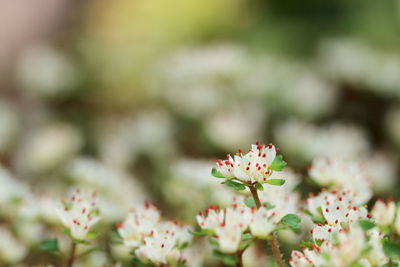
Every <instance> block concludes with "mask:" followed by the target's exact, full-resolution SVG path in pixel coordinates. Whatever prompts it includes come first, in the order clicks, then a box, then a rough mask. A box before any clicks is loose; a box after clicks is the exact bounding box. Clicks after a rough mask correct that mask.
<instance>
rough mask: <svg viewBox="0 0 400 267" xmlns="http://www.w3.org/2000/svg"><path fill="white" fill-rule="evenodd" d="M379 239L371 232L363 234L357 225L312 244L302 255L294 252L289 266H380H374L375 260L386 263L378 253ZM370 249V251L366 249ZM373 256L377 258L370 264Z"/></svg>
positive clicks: (379, 236)
mask: <svg viewBox="0 0 400 267" xmlns="http://www.w3.org/2000/svg"><path fill="white" fill-rule="evenodd" d="M336 230H337V229H336ZM332 232H333V231H332ZM367 235H369V237H367ZM381 237H382V236H381V235H376V234H375V233H373V232H372V231H371V230H370V231H369V232H368V233H365V232H364V231H363V230H362V229H361V228H360V227H358V225H355V226H354V227H350V228H347V229H346V230H340V231H336V232H335V233H334V234H332V235H331V237H330V238H328V239H325V240H324V242H322V244H321V245H320V246H318V245H315V244H312V245H311V246H310V248H309V249H305V250H304V251H303V253H304V254H303V253H301V252H298V251H294V252H293V253H292V257H291V259H290V265H291V266H292V267H308V266H317V267H323V266H350V265H351V264H352V263H356V262H358V263H363V265H362V266H370V265H373V266H376V265H377V266H380V265H381V264H375V263H376V262H377V261H376V260H378V261H379V263H384V262H385V261H386V259H385V257H384V256H383V257H382V254H381V253H380V252H381V251H379V249H380V247H379V244H380V242H381ZM371 242H372V243H373V244H372V243H371ZM370 247H372V249H368V248H370ZM375 256H376V257H378V259H374V261H375V263H374V261H372V262H370V261H369V259H370V258H373V257H375Z"/></svg>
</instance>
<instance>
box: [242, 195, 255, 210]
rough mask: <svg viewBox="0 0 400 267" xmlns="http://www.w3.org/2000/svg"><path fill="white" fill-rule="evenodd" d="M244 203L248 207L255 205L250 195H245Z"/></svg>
mask: <svg viewBox="0 0 400 267" xmlns="http://www.w3.org/2000/svg"><path fill="white" fill-rule="evenodd" d="M244 204H245V205H246V206H247V207H249V208H251V207H257V205H256V202H255V201H254V198H253V197H252V196H249V197H246V198H245V199H244Z"/></svg>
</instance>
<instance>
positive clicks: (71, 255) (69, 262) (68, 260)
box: [66, 240, 76, 267]
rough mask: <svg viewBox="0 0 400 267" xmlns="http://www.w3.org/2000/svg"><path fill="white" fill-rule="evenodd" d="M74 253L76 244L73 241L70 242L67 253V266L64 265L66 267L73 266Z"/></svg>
mask: <svg viewBox="0 0 400 267" xmlns="http://www.w3.org/2000/svg"><path fill="white" fill-rule="evenodd" d="M75 252H76V243H75V241H74V240H72V243H71V250H70V252H69V257H68V259H67V265H66V266H67V267H72V265H73V264H74V260H75Z"/></svg>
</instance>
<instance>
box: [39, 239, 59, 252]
mask: <svg viewBox="0 0 400 267" xmlns="http://www.w3.org/2000/svg"><path fill="white" fill-rule="evenodd" d="M39 250H42V251H59V247H58V240H57V239H49V240H46V241H44V242H42V243H40V244H39Z"/></svg>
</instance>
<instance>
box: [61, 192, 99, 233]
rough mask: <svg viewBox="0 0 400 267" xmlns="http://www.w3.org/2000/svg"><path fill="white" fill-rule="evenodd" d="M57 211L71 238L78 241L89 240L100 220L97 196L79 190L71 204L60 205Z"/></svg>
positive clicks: (72, 198)
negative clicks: (90, 233)
mask: <svg viewBox="0 0 400 267" xmlns="http://www.w3.org/2000/svg"><path fill="white" fill-rule="evenodd" d="M56 211H57V214H58V216H59V217H60V219H61V221H62V223H63V224H64V226H65V227H67V228H68V229H69V230H70V233H71V236H72V237H73V238H74V239H77V240H85V239H87V234H88V233H89V231H90V228H91V227H92V226H93V225H94V224H96V223H97V222H98V221H99V219H100V217H99V210H98V208H97V199H96V194H95V193H92V194H87V193H83V192H81V190H79V189H77V190H76V191H75V193H74V194H73V195H72V197H71V199H70V201H69V202H63V203H60V204H59V205H58V207H57V208H56Z"/></svg>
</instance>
